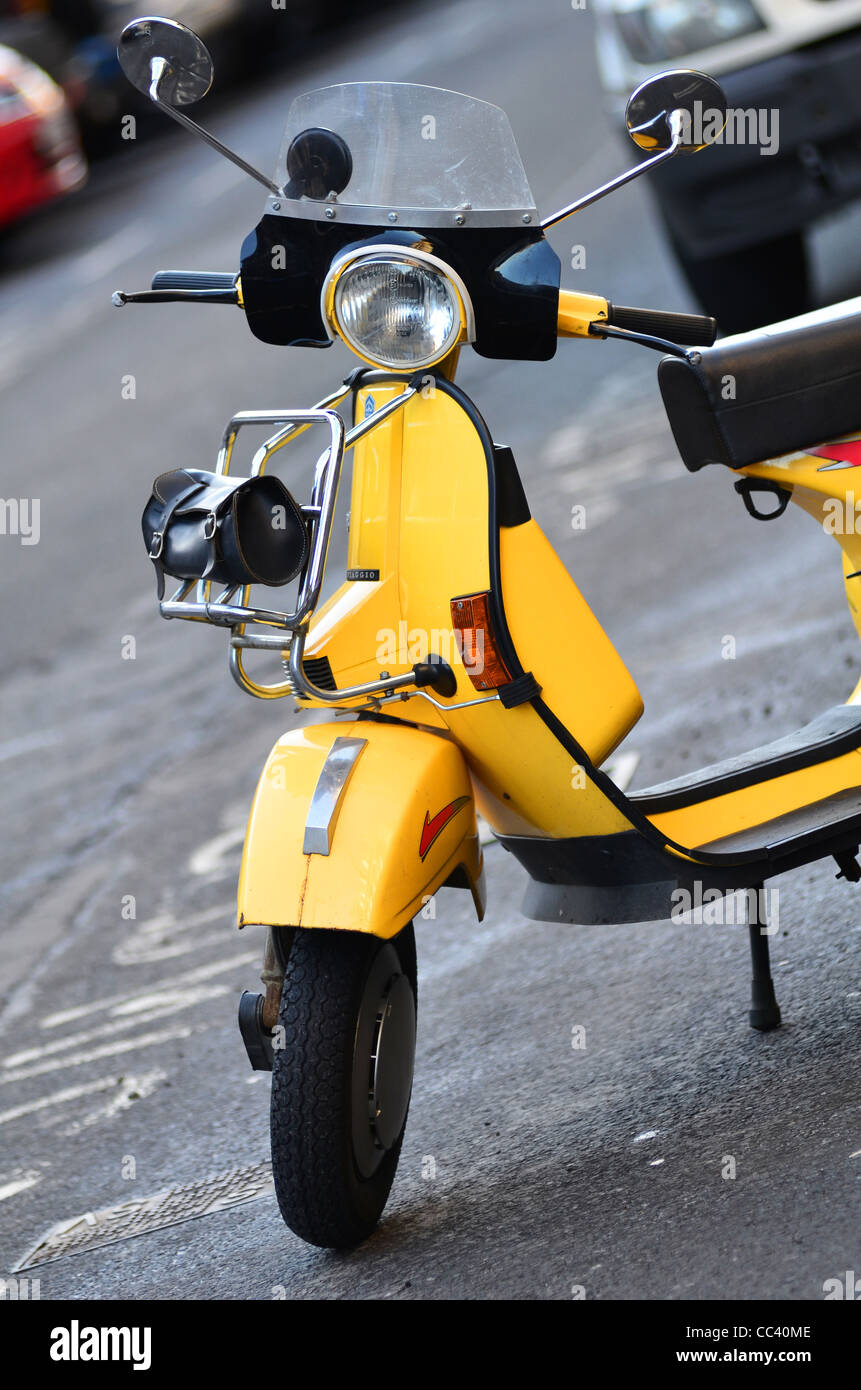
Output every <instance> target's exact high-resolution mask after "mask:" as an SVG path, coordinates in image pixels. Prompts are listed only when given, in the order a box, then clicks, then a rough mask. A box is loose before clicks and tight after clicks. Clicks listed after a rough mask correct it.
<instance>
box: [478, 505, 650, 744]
mask: <svg viewBox="0 0 861 1390" xmlns="http://www.w3.org/2000/svg"><path fill="white" fill-rule="evenodd" d="M500 548H501V564H502V597H503V602H504V604H505V613H506V617H507V618H508V626H509V629H510V631H511V636H512V638H513V639H514V645H515V647H516V648H517V654H518V656H519V657H520V660H521V661H522V663H523V665H524V666H525V667H526V669H527V671H532V672H533V673H534V675H535V677H536V679H537V680H538V682H539V684H540V685H541V687H542V692H543V695H544V699H545V700H546V701H547V703H548V704H549V705H550V706H551V708H552V709H553V712H554V714H555V715H556V716H557V718H559V719H561V720H562V723H563V724H564V725H565V726H566V728H568V729H572V730H573V731H574V732H575V733H576V736H577V741H578V743H580V744H581V745H582V747H583V748H584V749H585V751H586V752H587V753H588V755H589V757H590V758H591V759H592V761H593V763H596V764H599V765H600V764H601V763H602V762H603V761H604V759H605V758H607V757H609V755H610V753H612V751H613V749H614V748H615V747H616V746H617V745H618V744H619V743H621V742H622V739H623V738H624V737H625V735H626V734H627V733H629V732H630V730H631V729H632V728H633V726H634V725H635V724H636V722H637V720H638V719H639V718H640V715H641V714H642V713H643V701H642V698H641V696H640V692H639V690H638V689H637V687H636V685H635V683H634V679H633V677H632V676H631V674H630V672H629V671H628V669H627V667H626V666H625V663H624V662H623V661H622V658H621V657H620V656H619V653H618V652H617V651H616V649H615V647H614V646H613V643H612V642H611V641H610V638H609V637H608V636H607V634H606V632H605V631H604V629H603V628H602V626H601V624H600V623H599V622H598V619H597V618H596V617H595V614H594V613H593V612H592V610H591V608H590V607H589V605H588V603H587V602H586V600H585V599H584V597H583V595H582V594H581V592H580V590H579V589H578V588H577V585H576V584H575V583H574V581H573V579H572V578H571V576H570V574H569V573H568V571H567V569H566V568H565V566H564V565H563V563H562V561H561V560H560V559H559V556H558V555H557V554H556V552H555V550H554V549H553V547H552V545H551V544H550V542H549V541H548V540H547V537H546V536H545V535H544V532H543V531H542V530H541V528H540V527H539V526H538V524H537V523H536V522H535V521H527V522H525V523H524V524H523V525H522V526H513V527H510V528H504V529H503V530H502V531H501V533H500Z"/></svg>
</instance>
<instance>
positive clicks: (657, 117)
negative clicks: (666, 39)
mask: <svg viewBox="0 0 861 1390" xmlns="http://www.w3.org/2000/svg"><path fill="white" fill-rule="evenodd" d="M674 111H679V112H681V116H682V122H681V139H680V141H679V144H678V148H677V153H678V154H696V153H697V152H698V151H699V150H704V149H705V148H706V146H707V145H713V144H714V142H715V141H716V140H717V138H718V136H719V135H720V134H721V132H722V130H723V128H724V126H725V125H726V116H727V103H726V97H725V95H724V91H723V88H722V87H721V85H720V83H719V82H715V80H714V78H713V77H707V76H706V75H705V73H702V72H693V71H690V70H687V69H678V70H677V71H674V72H661V73H658V75H657V77H650V78H649V79H648V80H647V81H646V82H644V83H643V84H642V85H641V86H640V87H638V88H637V90H636V91H635V92H634V93H633V95H632V96H631V99H630V100H629V102H628V108H627V110H626V112H625V124H626V125H627V127H628V134H629V135H630V137H631V139H632V140H633V141H634V144H635V145H639V147H640V149H641V150H646V151H647V152H648V153H649V154H660V153H662V152H663V151H665V150H669V149H671V148H672V146H673V144H674V142H675V131H674V130H673V128H672V126H673V123H672V122H671V120H670V116H671V114H672V113H673V112H674Z"/></svg>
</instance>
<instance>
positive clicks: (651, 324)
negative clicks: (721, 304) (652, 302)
mask: <svg viewBox="0 0 861 1390" xmlns="http://www.w3.org/2000/svg"><path fill="white" fill-rule="evenodd" d="M607 323H608V324H610V325H611V326H612V327H613V328H625V329H627V331H628V332H629V333H646V334H648V335H649V336H651V337H653V338H668V339H669V341H670V342H671V343H681V344H683V345H684V346H686V347H711V345H712V343H713V342H714V341H715V339H716V337H717V335H718V326H717V320H716V319H711V318H707V317H706V316H705V315H704V314H668V313H664V312H663V311H662V310H661V309H626V308H625V307H624V306H623V305H621V304H608V305H607Z"/></svg>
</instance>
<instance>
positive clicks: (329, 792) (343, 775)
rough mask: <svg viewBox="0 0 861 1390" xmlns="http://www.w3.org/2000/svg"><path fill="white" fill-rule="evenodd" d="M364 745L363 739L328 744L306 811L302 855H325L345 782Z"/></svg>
mask: <svg viewBox="0 0 861 1390" xmlns="http://www.w3.org/2000/svg"><path fill="white" fill-rule="evenodd" d="M367 742H368V740H367V739H366V738H341V737H338V738H336V739H335V742H334V743H333V744H332V747H331V748H330V750H329V753H328V755H327V757H326V761H325V763H324V764H323V770H322V772H321V773H320V776H319V777H318V778H317V785H316V787H315V788H314V795H313V796H312V797H311V805H310V806H309V807H308V818H307V820H306V821H305V839H304V841H303V844H302V853H303V854H324V855H325V854H328V853H329V850H330V849H331V846H332V835H333V834H334V830H335V822H336V821H337V819H338V812H339V811H340V809H341V801H342V800H343V796H344V792H345V790H346V787H347V782H348V781H349V779H350V774H351V773H352V771H353V768H354V767H355V766H356V762H357V760H358V757H359V754H360V753H361V751H362V749H363V748H365V747H366V746H367Z"/></svg>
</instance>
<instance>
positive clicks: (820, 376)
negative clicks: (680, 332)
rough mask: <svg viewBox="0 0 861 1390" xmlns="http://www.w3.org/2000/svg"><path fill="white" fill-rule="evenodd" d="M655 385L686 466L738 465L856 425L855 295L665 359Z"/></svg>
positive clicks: (859, 309)
mask: <svg viewBox="0 0 861 1390" xmlns="http://www.w3.org/2000/svg"><path fill="white" fill-rule="evenodd" d="M658 382H659V384H660V388H661V395H662V396H663V398H664V405H665V407H666V411H667V417H668V419H669V422H670V426H671V428H672V431H673V435H674V437H675V441H676V444H677V445H678V448H679V453H680V454H681V456H682V459H683V461H684V463H685V466H686V467H687V468H689V469H690V470H691V472H692V473H695V472H697V471H698V469H700V468H704V467H705V465H706V464H707V463H723V464H726V466H727V467H728V468H746V467H747V466H748V464H751V463H759V462H761V461H762V460H763V459H768V458H777V457H779V456H780V455H781V454H790V453H796V452H800V451H802V450H804V449H808V448H812V447H813V446H815V445H817V444H823V443H825V442H826V441H827V440H830V439H836V438H837V437H839V436H840V435H845V434H851V433H853V431H858V430H861V299H848V300H846V301H845V302H844V303H842V304H834V305H832V306H831V307H830V308H828V309H821V310H818V311H817V312H815V313H812V314H805V315H803V316H802V317H801V318H796V319H787V320H786V321H785V322H784V323H775V324H770V325H769V326H768V327H767V328H760V329H757V330H756V331H755V332H753V333H740V334H738V336H737V337H734V338H724V339H723V340H722V341H721V342H719V343H717V344H716V345H715V346H714V347H710V348H697V349H695V350H693V351H691V352H690V353H689V354H688V356H687V357H686V358H680V357H665V358H663V359H662V361H661V363H660V366H659V367H658Z"/></svg>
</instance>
